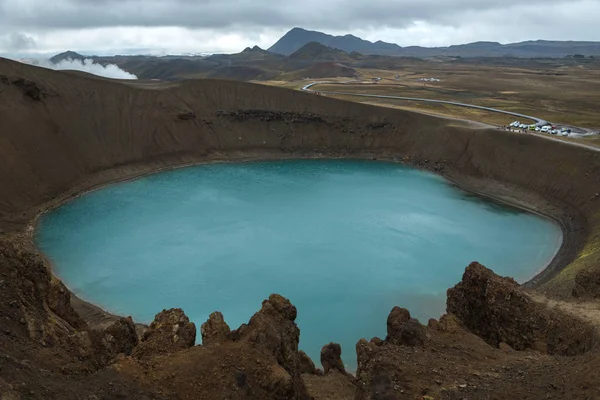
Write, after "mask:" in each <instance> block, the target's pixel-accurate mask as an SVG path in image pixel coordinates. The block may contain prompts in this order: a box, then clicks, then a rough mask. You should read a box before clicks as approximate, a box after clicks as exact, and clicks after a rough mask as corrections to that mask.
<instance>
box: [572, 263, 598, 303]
mask: <svg viewBox="0 0 600 400" xmlns="http://www.w3.org/2000/svg"><path fill="white" fill-rule="evenodd" d="M573 296H574V297H577V298H590V299H598V298H600V266H598V267H595V268H594V267H592V268H587V269H584V270H582V271H579V272H578V273H577V275H575V287H574V288H573Z"/></svg>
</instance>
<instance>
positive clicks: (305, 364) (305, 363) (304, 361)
mask: <svg viewBox="0 0 600 400" xmlns="http://www.w3.org/2000/svg"><path fill="white" fill-rule="evenodd" d="M298 364H299V368H300V373H301V374H310V375H318V374H319V372H321V371H319V370H317V367H315V363H314V362H313V360H311V359H310V357H309V356H308V354H306V353H305V352H304V351H302V350H299V351H298Z"/></svg>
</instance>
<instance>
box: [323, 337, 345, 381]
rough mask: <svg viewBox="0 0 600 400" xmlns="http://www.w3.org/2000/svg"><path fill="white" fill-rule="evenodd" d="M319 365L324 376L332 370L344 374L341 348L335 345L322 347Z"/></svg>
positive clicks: (330, 344)
mask: <svg viewBox="0 0 600 400" xmlns="http://www.w3.org/2000/svg"><path fill="white" fill-rule="evenodd" d="M321 365H322V366H323V371H324V372H325V374H327V373H329V371H332V370H337V371H340V372H343V373H346V368H345V367H344V363H343V362H342V346H340V345H339V344H337V343H329V344H326V345H325V346H323V348H322V349H321Z"/></svg>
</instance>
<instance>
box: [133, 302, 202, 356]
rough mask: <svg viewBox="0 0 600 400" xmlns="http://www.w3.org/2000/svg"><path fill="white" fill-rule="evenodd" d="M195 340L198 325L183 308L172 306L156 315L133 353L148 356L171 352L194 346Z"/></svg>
mask: <svg viewBox="0 0 600 400" xmlns="http://www.w3.org/2000/svg"><path fill="white" fill-rule="evenodd" d="M195 341H196V325H194V323H193V322H190V320H189V318H188V317H187V315H185V313H184V312H183V310H182V309H180V308H172V309H170V310H163V311H162V312H160V313H158V314H157V315H156V317H154V321H152V323H151V324H150V326H149V327H148V328H147V329H146V330H145V331H144V334H143V336H142V340H141V342H140V344H139V345H138V346H137V347H136V348H135V350H134V351H133V353H132V355H133V356H134V357H137V358H148V357H154V356H157V355H162V354H170V353H174V352H177V351H180V350H185V349H187V348H190V347H192V346H194V344H195Z"/></svg>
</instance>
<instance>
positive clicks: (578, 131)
mask: <svg viewBox="0 0 600 400" xmlns="http://www.w3.org/2000/svg"><path fill="white" fill-rule="evenodd" d="M346 83H364V84H368V83H365V82H363V81H357V80H354V81H347V82H342V83H340V82H327V81H322V82H312V83H309V84H308V85H306V86H304V87H303V88H302V90H304V91H307V92H315V90H313V89H312V87H313V86H316V85H323V84H330V85H332V84H337V85H340V84H342V85H343V84H346ZM369 83H370V82H369ZM319 93H324V94H337V95H344V96H359V97H372V98H378V99H395V100H410V101H422V102H426V103H440V104H450V105H453V106H459V107H467V108H476V109H479V110H484V111H490V112H496V113H500V114H506V115H511V116H513V117H519V118H527V119H530V120H533V121H535V123H536V124H541V125H544V124H547V123H548V121H546V120H544V119H542V118H538V117H534V116H532V115H525V114H519V113H516V112H512V111H505V110H498V109H497V108H490V107H483V106H476V105H474V104H465V103H458V102H455V101H446V100H434V99H423V98H418V97H402V96H388V95H383V94H366V93H350V92H337V91H335V92H333V91H320V90H319ZM565 127H567V128H571V129H572V130H573V133H574V134H575V135H573V136H588V135H593V134H596V132H594V131H592V130H590V129H586V128H579V127H577V126H566V125H565Z"/></svg>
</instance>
